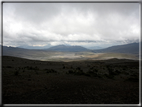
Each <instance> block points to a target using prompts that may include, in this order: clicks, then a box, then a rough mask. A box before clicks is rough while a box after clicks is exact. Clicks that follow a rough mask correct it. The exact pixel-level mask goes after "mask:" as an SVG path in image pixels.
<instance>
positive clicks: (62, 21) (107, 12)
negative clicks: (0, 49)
mask: <svg viewBox="0 0 142 107" xmlns="http://www.w3.org/2000/svg"><path fill="white" fill-rule="evenodd" d="M139 11H140V10H139V4H138V3H4V4H3V45H7V46H24V45H29V46H46V45H51V46H54V45H58V44H69V45H80V46H85V47H95V46H100V47H107V46H111V45H117V44H126V43H131V42H137V41H139V37H140V16H139V13H140V12H139Z"/></svg>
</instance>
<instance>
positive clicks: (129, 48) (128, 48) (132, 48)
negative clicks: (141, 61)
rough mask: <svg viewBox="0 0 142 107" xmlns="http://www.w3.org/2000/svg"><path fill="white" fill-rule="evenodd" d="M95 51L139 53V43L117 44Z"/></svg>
mask: <svg viewBox="0 0 142 107" xmlns="http://www.w3.org/2000/svg"><path fill="white" fill-rule="evenodd" d="M92 52H95V53H131V54H138V53H139V43H131V44H126V45H117V46H112V47H108V48H105V49H99V50H93V51H92Z"/></svg>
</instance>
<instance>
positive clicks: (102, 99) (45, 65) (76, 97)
mask: <svg viewBox="0 0 142 107" xmlns="http://www.w3.org/2000/svg"><path fill="white" fill-rule="evenodd" d="M2 103H3V104H138V103H139V62H138V61H135V60H126V59H110V60H99V61H91V60H88V61H73V62H52V61H35V60H27V59H22V58H16V57H9V56H3V57H2Z"/></svg>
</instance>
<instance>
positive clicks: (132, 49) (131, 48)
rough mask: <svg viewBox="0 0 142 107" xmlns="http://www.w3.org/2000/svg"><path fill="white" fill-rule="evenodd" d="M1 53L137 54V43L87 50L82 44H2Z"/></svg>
mask: <svg viewBox="0 0 142 107" xmlns="http://www.w3.org/2000/svg"><path fill="white" fill-rule="evenodd" d="M2 52H3V55H7V56H17V57H18V56H19V57H21V56H28V55H29V56H33V55H38V57H40V55H43V54H44V55H46V54H47V53H51V52H93V53H128V54H137V55H138V54H139V43H131V44H125V45H117V46H112V47H108V48H105V49H97V50H89V49H87V48H84V47H82V46H65V45H57V46H53V47H50V48H48V49H23V48H18V47H7V46H3V51H2Z"/></svg>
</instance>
